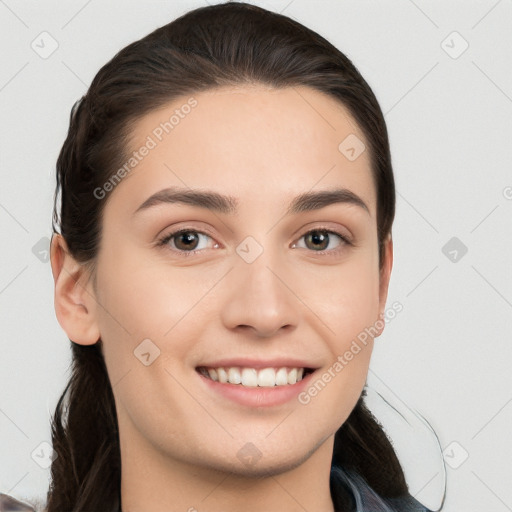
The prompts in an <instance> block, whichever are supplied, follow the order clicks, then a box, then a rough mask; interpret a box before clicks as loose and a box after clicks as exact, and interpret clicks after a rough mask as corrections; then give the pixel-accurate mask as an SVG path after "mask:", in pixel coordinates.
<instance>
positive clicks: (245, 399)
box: [196, 372, 314, 407]
mask: <svg viewBox="0 0 512 512" xmlns="http://www.w3.org/2000/svg"><path fill="white" fill-rule="evenodd" d="M196 373H197V374H198V375H199V377H200V378H201V380H202V381H203V382H204V383H205V384H206V385H207V386H208V388H209V389H210V390H212V391H213V392H214V393H218V394H220V395H222V396H223V397H225V398H228V399H229V400H231V401H233V402H236V403H238V404H240V405H245V406H248V407H273V406H277V405H283V404H285V403H287V402H290V401H291V400H293V399H297V395H298V394H299V393H300V392H301V391H302V390H303V389H304V388H305V387H306V386H307V385H308V382H309V381H310V379H311V376H312V375H313V373H314V372H313V373H310V374H308V375H306V377H304V378H303V379H302V380H300V381H299V382H296V383H295V384H287V385H285V386H273V387H263V386H262V387H260V386H255V387H250V386H242V385H241V384H223V383H221V382H218V381H215V380H212V379H209V378H207V377H205V376H204V375H201V374H200V373H199V372H196Z"/></svg>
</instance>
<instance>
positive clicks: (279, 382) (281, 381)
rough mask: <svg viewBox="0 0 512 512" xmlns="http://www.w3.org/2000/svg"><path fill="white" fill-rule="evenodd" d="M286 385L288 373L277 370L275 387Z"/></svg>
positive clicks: (283, 369) (284, 370) (280, 369)
mask: <svg viewBox="0 0 512 512" xmlns="http://www.w3.org/2000/svg"><path fill="white" fill-rule="evenodd" d="M285 384H288V372H287V371H286V368H279V370H277V373H276V386H284V385H285Z"/></svg>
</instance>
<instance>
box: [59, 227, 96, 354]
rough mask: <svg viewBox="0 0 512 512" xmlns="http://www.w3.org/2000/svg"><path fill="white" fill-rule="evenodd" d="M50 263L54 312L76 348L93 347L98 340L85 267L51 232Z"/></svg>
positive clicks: (93, 306)
mask: <svg viewBox="0 0 512 512" xmlns="http://www.w3.org/2000/svg"><path fill="white" fill-rule="evenodd" d="M50 260H51V267H52V274H53V280H54V283H55V295H54V300H55V313H56V316H57V320H58V321H59V324H60V325H61V327H62V328H63V329H64V331H65V332H66V334H67V336H68V338H69V339H70V340H71V341H73V342H75V343H78V344H80V345H93V344H94V343H96V342H97V341H98V340H99V338H100V332H99V329H98V324H97V318H96V313H97V301H96V297H95V296H94V290H93V289H92V286H91V284H90V280H89V275H88V273H87V270H86V267H85V266H84V265H83V264H80V263H79V262H77V261H76V260H75V259H74V258H73V256H72V255H71V254H70V252H69V251H68V247H67V244H66V241H65V239H64V238H63V236H62V235H60V234H58V233H54V234H53V236H52V241H51V246H50Z"/></svg>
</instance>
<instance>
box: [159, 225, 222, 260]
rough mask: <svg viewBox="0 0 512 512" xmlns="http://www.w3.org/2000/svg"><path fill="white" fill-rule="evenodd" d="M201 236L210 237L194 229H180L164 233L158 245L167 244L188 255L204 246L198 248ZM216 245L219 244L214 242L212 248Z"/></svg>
mask: <svg viewBox="0 0 512 512" xmlns="http://www.w3.org/2000/svg"><path fill="white" fill-rule="evenodd" d="M202 237H205V238H210V239H211V236H210V235H207V234H206V233H203V232H201V231H197V230H195V229H180V230H179V231H174V232H173V233H169V234H167V235H165V236H164V237H163V238H162V239H161V240H159V241H158V245H159V246H164V245H166V246H169V248H170V249H173V250H175V251H177V252H180V253H183V255H184V256H189V255H190V254H194V253H196V252H199V251H200V250H202V249H204V248H205V247H204V246H203V247H199V248H198V245H199V246H200V245H201V243H200V242H201V238H202ZM203 241H204V240H203ZM171 242H172V243H171ZM218 246H219V244H217V243H215V245H214V248H215V247H218Z"/></svg>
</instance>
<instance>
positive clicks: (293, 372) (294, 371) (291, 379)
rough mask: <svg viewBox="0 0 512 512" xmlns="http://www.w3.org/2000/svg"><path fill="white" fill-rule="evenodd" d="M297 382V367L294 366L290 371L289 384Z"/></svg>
mask: <svg viewBox="0 0 512 512" xmlns="http://www.w3.org/2000/svg"><path fill="white" fill-rule="evenodd" d="M296 382H297V368H292V370H291V371H290V372H288V384H295V383H296Z"/></svg>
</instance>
